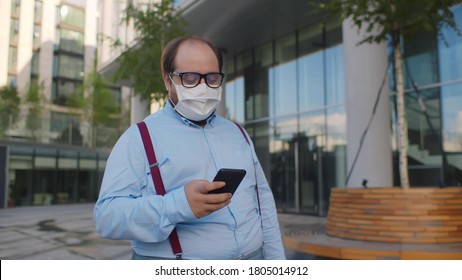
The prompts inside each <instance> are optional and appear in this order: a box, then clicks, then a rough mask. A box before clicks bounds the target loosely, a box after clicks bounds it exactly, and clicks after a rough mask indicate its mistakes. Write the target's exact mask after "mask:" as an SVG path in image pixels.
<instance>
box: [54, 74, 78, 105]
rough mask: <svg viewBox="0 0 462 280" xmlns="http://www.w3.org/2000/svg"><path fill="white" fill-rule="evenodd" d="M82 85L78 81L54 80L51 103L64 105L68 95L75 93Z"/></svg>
mask: <svg viewBox="0 0 462 280" xmlns="http://www.w3.org/2000/svg"><path fill="white" fill-rule="evenodd" d="M81 84H82V82H80V81H72V80H66V79H54V80H53V88H52V93H51V98H52V100H53V103H55V104H58V105H66V104H67V99H68V97H69V96H70V95H72V94H74V93H76V91H77V88H78V87H79V86H80V85H81Z"/></svg>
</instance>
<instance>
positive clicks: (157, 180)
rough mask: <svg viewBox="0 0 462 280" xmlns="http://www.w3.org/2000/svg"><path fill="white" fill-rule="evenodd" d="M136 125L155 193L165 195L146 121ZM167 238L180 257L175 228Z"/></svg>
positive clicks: (177, 256)
mask: <svg viewBox="0 0 462 280" xmlns="http://www.w3.org/2000/svg"><path fill="white" fill-rule="evenodd" d="M136 125H137V126H138V129H139V130H140V133H141V139H142V140H143V145H144V149H145V151H146V155H147V156H148V162H149V168H150V169H151V176H152V180H153V182H154V187H155V188H156V193H157V194H158V195H165V187H164V182H163V181H162V177H161V175H160V170H159V164H158V163H157V159H156V153H155V152H154V146H153V145H152V141H151V136H150V135H149V131H148V128H147V126H146V123H145V122H144V121H141V122H139V123H137V124H136ZM168 238H169V240H170V245H171V246H172V250H173V254H175V256H176V258H177V259H181V257H182V255H183V250H182V249H181V245H180V239H179V238H178V233H177V231H176V228H174V229H173V230H172V232H171V233H170V235H169V237H168Z"/></svg>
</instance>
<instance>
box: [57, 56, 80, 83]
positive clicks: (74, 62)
mask: <svg viewBox="0 0 462 280" xmlns="http://www.w3.org/2000/svg"><path fill="white" fill-rule="evenodd" d="M54 60H55V61H54V67H53V70H54V71H53V76H54V77H62V78H69V79H78V80H82V79H83V76H84V73H83V66H84V62H83V59H82V58H81V57H73V56H68V55H63V54H60V55H55V56H54Z"/></svg>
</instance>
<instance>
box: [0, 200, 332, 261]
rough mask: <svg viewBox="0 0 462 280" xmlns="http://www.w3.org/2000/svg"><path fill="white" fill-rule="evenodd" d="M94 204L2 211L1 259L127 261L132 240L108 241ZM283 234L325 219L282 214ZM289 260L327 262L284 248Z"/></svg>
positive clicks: (318, 223) (321, 223)
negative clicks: (99, 228)
mask: <svg viewBox="0 0 462 280" xmlns="http://www.w3.org/2000/svg"><path fill="white" fill-rule="evenodd" d="M93 206H94V204H67V205H51V206H32V207H17V208H7V209H1V210H0V259H1V260H128V259H131V254H132V251H131V246H130V242H129V241H125V240H123V241H120V240H108V239H105V238H102V237H100V236H99V235H98V233H96V231H95V227H94V224H93ZM278 218H279V222H280V228H281V234H284V233H285V232H287V231H291V230H295V229H297V228H301V227H305V226H310V225H315V226H316V225H323V224H325V218H321V217H313V216H306V215H293V214H279V215H278ZM285 252H286V256H287V258H288V259H290V260H313V259H325V258H322V257H318V256H314V255H310V254H305V253H302V252H298V251H294V250H291V249H289V248H285Z"/></svg>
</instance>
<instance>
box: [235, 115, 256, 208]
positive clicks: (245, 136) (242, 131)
mask: <svg viewBox="0 0 462 280" xmlns="http://www.w3.org/2000/svg"><path fill="white" fill-rule="evenodd" d="M234 124H235V125H237V127H239V130H240V131H241V133H242V135H244V138H245V141H247V144H249V145H250V141H249V138H247V135H246V134H245V132H244V129H243V128H242V126H240V125H239V124H238V123H237V122H234ZM255 191H256V192H257V201H258V212H260V215H261V207H260V195H259V194H258V184H257V176H255Z"/></svg>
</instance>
